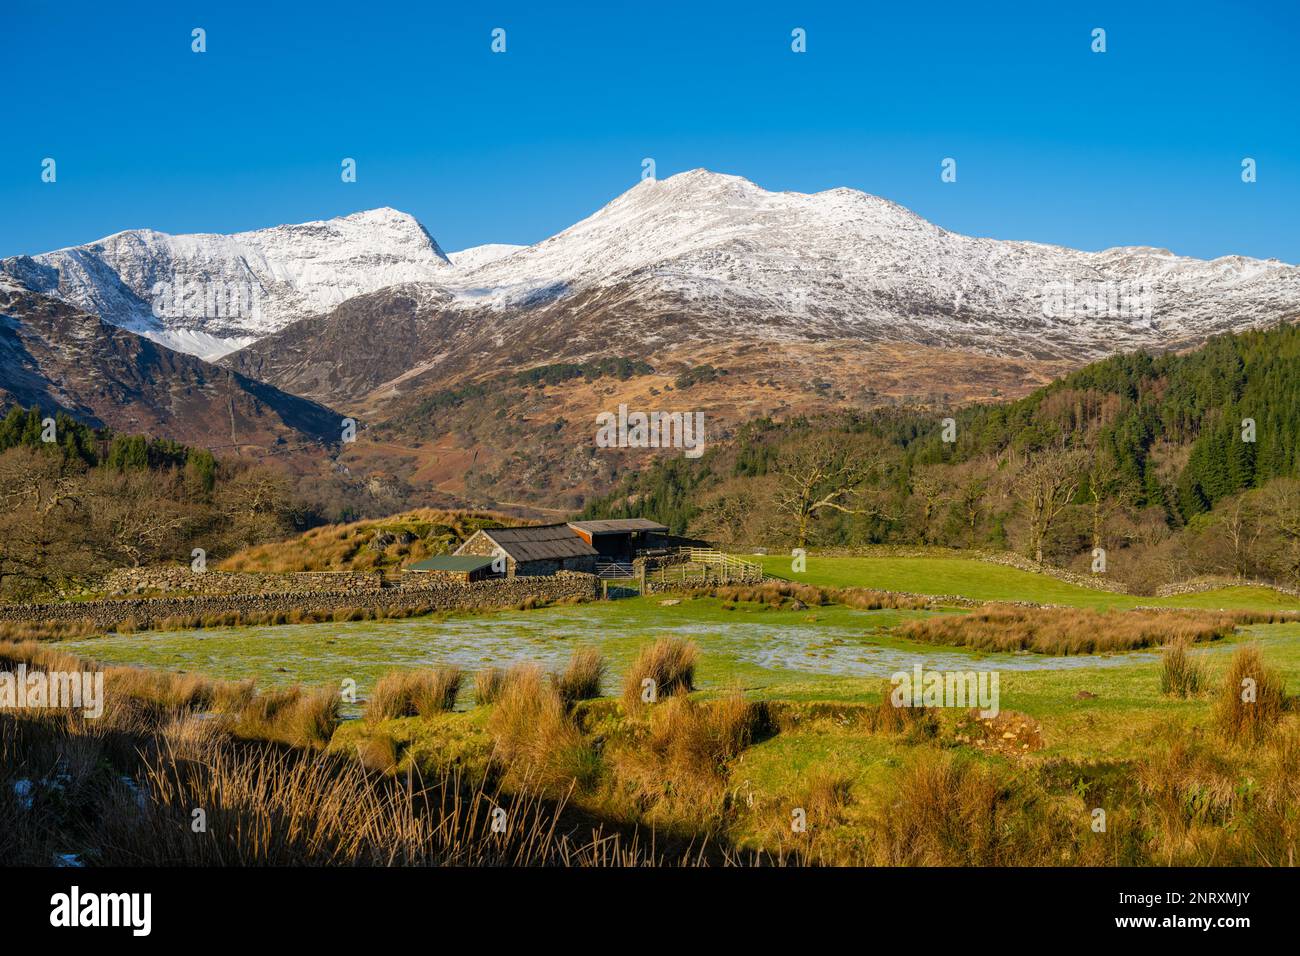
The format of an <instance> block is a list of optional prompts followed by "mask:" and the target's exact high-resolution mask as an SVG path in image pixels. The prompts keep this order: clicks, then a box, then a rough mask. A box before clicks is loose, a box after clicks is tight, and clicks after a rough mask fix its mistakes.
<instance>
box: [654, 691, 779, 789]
mask: <svg viewBox="0 0 1300 956" xmlns="http://www.w3.org/2000/svg"><path fill="white" fill-rule="evenodd" d="M771 728H772V721H771V717H770V715H769V713H768V710H767V706H766V704H764V703H763V702H760V701H750V700H746V699H745V697H744V695H743V694H741V693H740V692H739V691H732V692H731V693H729V694H727V695H726V696H725V697H722V698H720V699H718V700H713V701H708V702H706V703H697V702H695V701H693V700H691V699H690V698H689V697H685V696H675V697H670V698H669V699H668V700H666V701H664V703H663V705H662V706H659V707H655V708H654V709H653V710H652V711H651V712H650V733H649V738H648V741H647V746H648V747H649V749H650V750H651V751H652V752H653V753H655V754H657V755H658V756H659V757H660V758H661V759H662V760H663V761H664V762H665V763H667V764H668V765H670V766H671V767H672V768H673V769H674V770H677V771H679V772H684V773H686V774H688V775H704V776H707V777H710V778H720V777H721V775H722V773H723V771H724V769H725V766H726V763H727V761H729V760H732V759H733V758H735V757H736V756H738V755H739V754H740V752H741V751H742V750H744V749H745V748H746V747H748V746H750V745H751V744H753V743H754V742H755V741H756V740H758V739H759V738H760V737H761V736H763V735H764V734H766V733H768V732H769V731H770V730H771Z"/></svg>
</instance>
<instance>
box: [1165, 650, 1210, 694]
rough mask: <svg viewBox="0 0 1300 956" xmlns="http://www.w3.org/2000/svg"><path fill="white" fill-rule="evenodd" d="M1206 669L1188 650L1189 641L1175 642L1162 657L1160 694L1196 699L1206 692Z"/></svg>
mask: <svg viewBox="0 0 1300 956" xmlns="http://www.w3.org/2000/svg"><path fill="white" fill-rule="evenodd" d="M1206 684H1207V677H1206V674H1205V668H1204V667H1202V666H1201V664H1200V662H1199V661H1197V660H1196V659H1194V658H1193V657H1192V656H1191V655H1190V654H1189V653H1188V650H1187V641H1185V640H1177V641H1173V642H1172V643H1170V644H1169V646H1167V647H1166V648H1165V651H1164V653H1163V654H1162V655H1161V657H1160V693H1162V694H1164V695H1165V696H1167V697H1195V696H1197V695H1198V694H1200V693H1201V692H1202V691H1203V690H1205V688H1206Z"/></svg>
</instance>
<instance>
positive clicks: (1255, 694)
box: [1215, 644, 1286, 744]
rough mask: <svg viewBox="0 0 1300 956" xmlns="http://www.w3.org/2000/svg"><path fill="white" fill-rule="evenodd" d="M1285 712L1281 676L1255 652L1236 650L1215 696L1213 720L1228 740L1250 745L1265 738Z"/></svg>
mask: <svg viewBox="0 0 1300 956" xmlns="http://www.w3.org/2000/svg"><path fill="white" fill-rule="evenodd" d="M1285 710H1286V688H1285V685H1284V683H1283V680H1282V675H1281V674H1279V673H1278V672H1277V671H1276V670H1274V669H1273V668H1271V667H1268V666H1267V665H1265V663H1264V658H1263V655H1261V654H1260V652H1259V648H1258V647H1257V646H1255V645H1253V644H1245V645H1243V646H1241V647H1239V648H1237V651H1236V653H1234V654H1233V655H1232V660H1231V661H1230V662H1229V664H1228V672H1227V674H1226V675H1225V676H1224V679H1223V688H1222V690H1221V691H1220V692H1219V699H1218V705H1217V707H1216V709H1215V719H1216V723H1217V724H1218V727H1219V731H1220V732H1221V733H1222V734H1223V736H1224V737H1226V738H1227V739H1228V740H1232V741H1237V742H1241V743H1247V744H1253V743H1257V742H1259V741H1261V740H1263V739H1264V738H1265V737H1267V736H1269V735H1270V734H1271V733H1272V732H1273V730H1274V729H1275V728H1276V727H1277V725H1278V724H1279V723H1280V722H1281V720H1282V715H1283V712H1284V711H1285Z"/></svg>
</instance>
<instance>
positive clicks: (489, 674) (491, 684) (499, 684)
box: [474, 667, 506, 706]
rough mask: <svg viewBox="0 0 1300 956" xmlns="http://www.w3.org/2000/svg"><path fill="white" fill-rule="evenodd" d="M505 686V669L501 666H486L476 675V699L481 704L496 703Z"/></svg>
mask: <svg viewBox="0 0 1300 956" xmlns="http://www.w3.org/2000/svg"><path fill="white" fill-rule="evenodd" d="M505 686H506V672H505V671H504V670H502V669H501V668H500V667H484V668H483V669H482V670H480V671H479V672H478V673H476V674H475V675H474V701H475V702H476V703H477V704H479V705H480V706H482V705H483V704H492V703H495V702H496V701H497V699H498V698H500V696H501V691H503V690H504V689H505Z"/></svg>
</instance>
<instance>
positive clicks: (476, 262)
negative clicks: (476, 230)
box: [447, 242, 528, 271]
mask: <svg viewBox="0 0 1300 956" xmlns="http://www.w3.org/2000/svg"><path fill="white" fill-rule="evenodd" d="M527 248H528V247H527V246H512V245H510V244H509V243H506V242H489V243H488V244H487V245H485V246H470V247H469V248H468V249H462V250H461V251H460V252H449V253H447V258H448V259H450V260H451V264H452V265H454V266H455V267H456V268H457V269H463V270H465V271H469V270H471V269H477V268H478V267H479V266H485V265H487V264H488V263H489V262H496V261H497V260H498V259H504V258H505V257H506V256H509V255H514V254H515V253H516V252H518V251H519V250H520V249H527Z"/></svg>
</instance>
